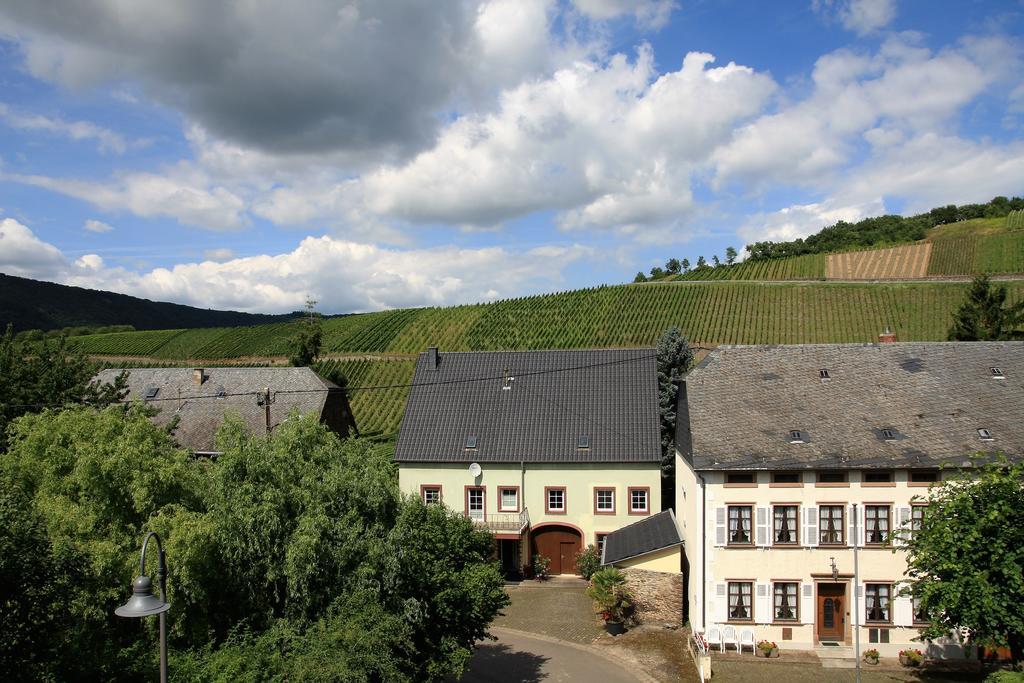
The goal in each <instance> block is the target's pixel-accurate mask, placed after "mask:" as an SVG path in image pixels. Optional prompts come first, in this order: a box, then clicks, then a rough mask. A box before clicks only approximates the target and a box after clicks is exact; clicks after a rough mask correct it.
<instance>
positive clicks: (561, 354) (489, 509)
mask: <svg viewBox="0 0 1024 683" xmlns="http://www.w3.org/2000/svg"><path fill="white" fill-rule="evenodd" d="M395 460H396V462H397V463H398V468H399V484H400V487H401V489H402V490H403V491H405V492H407V493H410V494H414V495H417V496H420V497H422V498H423V500H424V501H426V502H429V503H443V504H444V505H447V506H449V507H450V508H452V509H453V510H456V511H459V512H462V513H464V514H466V515H467V516H469V517H471V518H472V519H474V520H475V521H477V522H478V523H479V524H481V525H482V526H486V527H487V528H488V529H490V530H491V531H492V532H493V533H494V534H495V537H496V538H497V541H498V547H497V551H498V555H499V557H500V558H501V561H502V565H503V568H504V569H505V571H506V572H508V573H510V574H512V573H517V572H520V571H522V569H523V568H524V567H525V566H527V565H529V564H530V563H531V558H532V557H533V556H534V555H537V554H539V555H543V556H545V557H548V558H549V560H550V561H551V572H552V573H556V574H557V573H572V572H574V571H575V555H576V553H577V552H578V551H579V550H580V549H582V548H583V547H585V546H586V545H589V544H596V545H598V546H599V547H600V546H601V545H602V543H603V539H604V537H605V536H606V535H607V534H608V533H610V532H612V531H615V530H616V529H619V528H620V527H623V526H626V525H628V524H630V523H631V522H635V521H637V520H638V519H642V518H643V517H646V516H648V515H652V514H655V513H658V512H660V511H661V447H660V435H659V420H658V384H657V374H656V370H655V359H654V351H653V350H652V349H633V350H580V351H523V352H468V353H467V352H458V353H439V352H438V351H437V350H436V349H430V350H428V351H427V352H426V353H424V354H421V355H420V357H419V359H418V361H417V366H416V372H415V376H414V380H413V387H412V389H411V391H410V395H409V400H408V403H407V405H406V412H405V415H404V417H403V420H402V427H401V431H400V432H399V438H398V443H397V446H396V450H395Z"/></svg>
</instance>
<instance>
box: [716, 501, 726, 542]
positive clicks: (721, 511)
mask: <svg viewBox="0 0 1024 683" xmlns="http://www.w3.org/2000/svg"><path fill="white" fill-rule="evenodd" d="M725 531H726V528H725V508H724V507H720V508H715V545H725Z"/></svg>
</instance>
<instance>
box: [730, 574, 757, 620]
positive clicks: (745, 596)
mask: <svg viewBox="0 0 1024 683" xmlns="http://www.w3.org/2000/svg"><path fill="white" fill-rule="evenodd" d="M753 588H754V584H752V583H751V582H749V581H730V582H729V620H730V621H753V620H754V610H753V609H752V605H751V596H752V594H753Z"/></svg>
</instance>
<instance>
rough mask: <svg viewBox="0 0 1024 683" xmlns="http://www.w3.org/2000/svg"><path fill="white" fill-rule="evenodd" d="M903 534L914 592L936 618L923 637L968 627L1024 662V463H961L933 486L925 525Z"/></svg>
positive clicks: (987, 643)
mask: <svg viewBox="0 0 1024 683" xmlns="http://www.w3.org/2000/svg"><path fill="white" fill-rule="evenodd" d="M901 535H902V536H903V537H904V539H905V543H906V546H905V547H906V550H907V565H908V569H907V576H908V577H909V578H910V591H911V593H912V595H913V596H914V597H916V598H917V599H918V600H919V601H920V605H921V608H922V610H923V611H924V612H925V613H926V615H927V617H928V619H929V622H930V623H929V625H928V627H927V628H925V629H924V630H923V631H922V636H923V637H924V638H926V639H934V638H942V637H945V636H948V635H949V634H950V632H951V631H953V630H955V629H961V628H966V629H968V630H969V632H970V638H971V640H972V641H973V642H975V643H977V644H980V645H984V646H986V647H1009V648H1010V650H1011V652H1012V654H1013V658H1014V660H1015V661H1017V662H1021V661H1024V463H1022V462H1017V463H1010V462H1008V461H1006V460H1005V459H998V460H989V461H986V462H983V463H982V464H981V465H980V466H979V467H978V468H972V469H969V470H961V471H960V472H959V473H958V474H957V475H955V476H954V477H952V478H951V479H947V480H946V481H944V482H943V483H942V484H941V485H939V486H935V487H933V488H932V489H931V490H929V492H928V497H927V508H926V509H925V512H924V519H923V520H922V521H921V523H920V526H919V528H917V529H914V530H913V531H912V533H911V532H910V531H909V530H904V531H902V532H901Z"/></svg>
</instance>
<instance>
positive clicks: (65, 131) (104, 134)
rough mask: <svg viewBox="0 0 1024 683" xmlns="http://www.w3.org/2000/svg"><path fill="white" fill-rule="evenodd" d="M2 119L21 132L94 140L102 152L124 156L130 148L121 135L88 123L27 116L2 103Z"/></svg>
mask: <svg viewBox="0 0 1024 683" xmlns="http://www.w3.org/2000/svg"><path fill="white" fill-rule="evenodd" d="M0 118H2V119H3V120H4V122H5V123H6V124H7V125H8V126H10V127H12V128H17V129H19V130H38V131H44V132H47V133H51V134H54V135H61V136H64V137H67V138H71V139H72V140H94V141H95V142H96V144H97V146H98V147H99V150H100V151H101V152H114V153H116V154H123V153H124V151H125V150H126V149H127V148H128V143H127V142H126V141H125V139H124V137H122V136H121V135H120V134H118V133H115V132H114V131H112V130H109V129H107V128H102V127H100V126H97V125H96V124H94V123H89V122H88V121H64V120H63V119H59V118H50V117H47V116H41V115H38V114H25V113H22V112H17V111H15V110H13V109H11V108H10V107H9V106H7V105H6V104H4V103H2V102H0Z"/></svg>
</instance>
